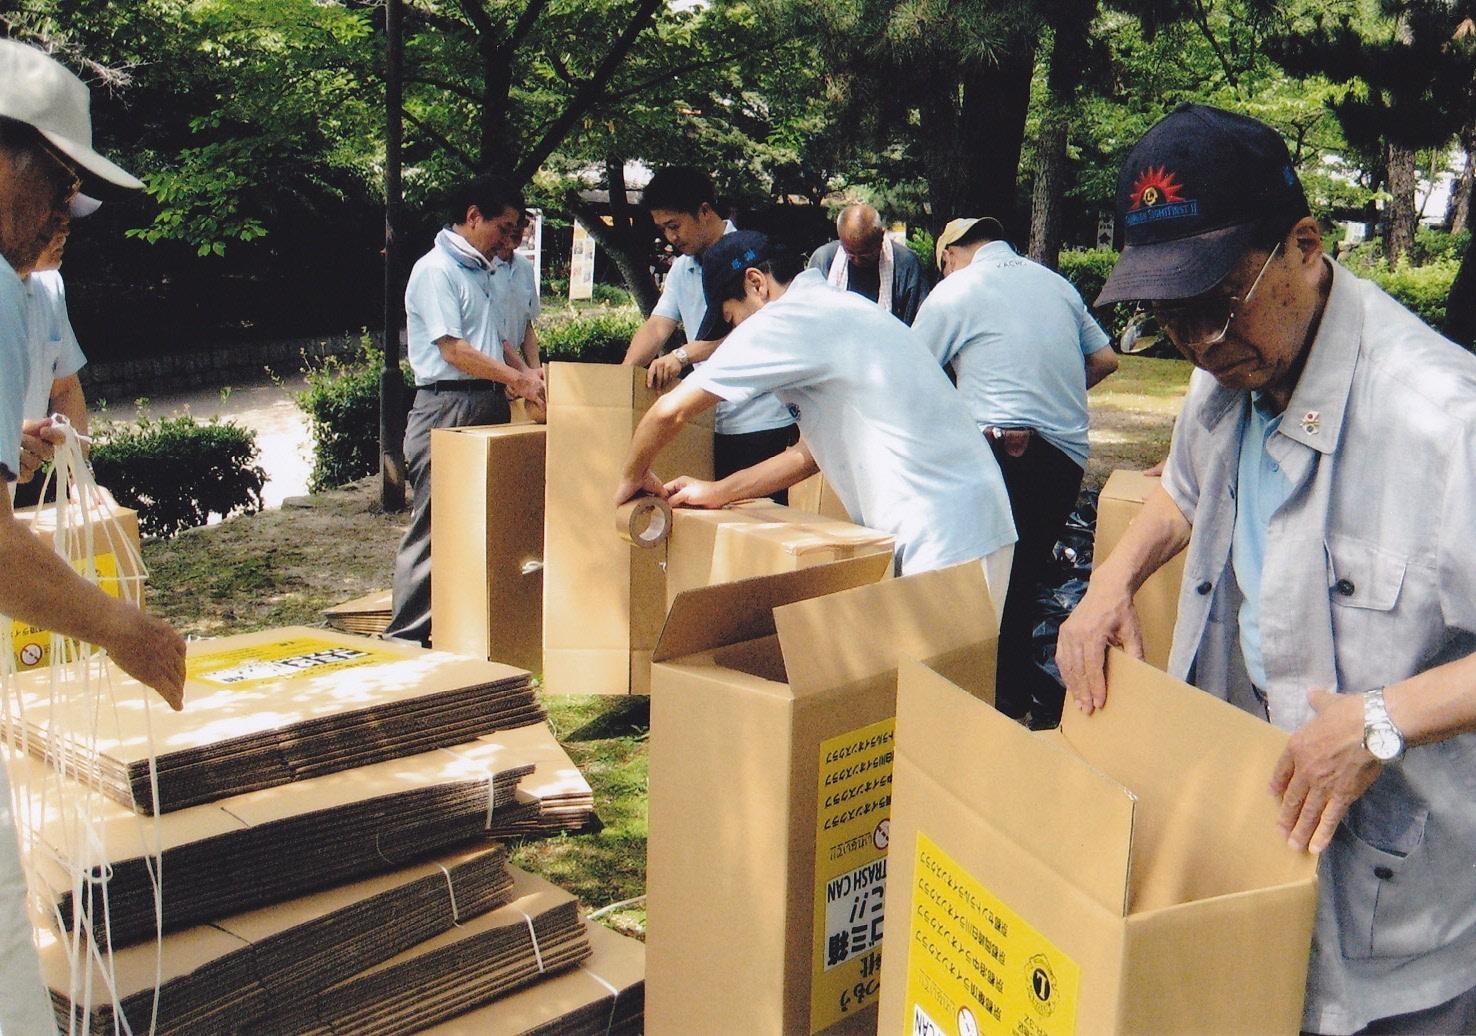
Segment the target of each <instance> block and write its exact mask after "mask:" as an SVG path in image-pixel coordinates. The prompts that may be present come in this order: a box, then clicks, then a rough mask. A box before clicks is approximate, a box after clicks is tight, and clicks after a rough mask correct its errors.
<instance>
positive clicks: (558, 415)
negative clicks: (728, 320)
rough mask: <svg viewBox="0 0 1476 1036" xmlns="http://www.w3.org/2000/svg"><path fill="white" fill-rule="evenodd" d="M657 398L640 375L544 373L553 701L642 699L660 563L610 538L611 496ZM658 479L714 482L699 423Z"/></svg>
mask: <svg viewBox="0 0 1476 1036" xmlns="http://www.w3.org/2000/svg"><path fill="white" fill-rule="evenodd" d="M658 395H659V393H657V392H654V391H652V390H651V389H648V388H647V387H646V371H645V369H644V368H641V367H624V366H615V365H613V364H601V363H551V364H549V365H548V404H549V405H548V426H547V427H548V470H549V471H551V472H553V473H554V476H553V477H552V478H549V479H548V480H547V489H546V495H545V506H546V511H545V526H544V573H543V580H544V587H545V593H544V600H543V688H544V691H545V692H546V693H553V694H632V693H634V694H646V693H648V692H649V690H650V662H651V649H652V648H654V647H655V646H656V637H657V635H658V634H659V633H660V632H661V622H662V620H663V619H664V618H665V617H666V573H665V571H664V570H663V568H662V564H663V562H664V561H665V560H666V553H665V551H662V550H646V549H643V548H640V547H634V546H632V545H631V544H629V543H627V542H626V541H625V540H623V539H621V538H620V536H619V535H618V534H617V533H616V532H615V508H614V503H613V497H614V493H615V486H616V484H617V483H618V482H619V481H620V472H621V467H622V465H623V463H624V461H625V454H626V452H627V451H628V450H629V448H630V441H631V437H632V435H633V434H634V433H635V427H636V425H637V424H638V423H639V422H640V419H641V417H642V416H643V415H644V414H645V412H646V411H647V410H648V409H649V408H650V406H651V404H652V403H654V402H655V401H656V399H657V397H658ZM657 471H658V473H659V474H660V475H661V476H662V477H663V478H675V477H676V476H677V475H695V476H697V477H698V478H711V477H712V423H711V419H710V415H709V416H705V417H703V418H701V419H698V420H695V421H691V422H688V424H687V426H686V427H685V428H683V429H682V431H681V433H680V434H679V435H678V436H677V438H676V439H675V440H674V441H673V442H672V443H671V445H669V446H668V447H667V448H666V449H665V450H663V451H662V453H661V456H660V458H659V459H658V463H657Z"/></svg>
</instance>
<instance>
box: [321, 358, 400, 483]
mask: <svg viewBox="0 0 1476 1036" xmlns="http://www.w3.org/2000/svg"><path fill="white" fill-rule="evenodd" d="M383 370H384V353H383V351H382V350H381V349H380V348H379V346H378V345H376V344H375V342H374V340H373V339H372V338H370V337H369V335H368V334H365V335H364V337H363V338H362V339H361V340H360V343H359V352H358V354H357V355H355V356H352V357H350V358H348V359H346V360H345V359H342V358H340V357H337V356H329V357H327V358H326V359H325V360H324V361H323V362H322V363H321V364H319V365H317V366H315V367H311V368H309V370H308V371H307V375H306V377H307V383H308V387H307V388H306V389H304V390H303V391H302V392H299V393H298V394H297V395H296V396H295V397H294V401H295V402H296V403H297V406H298V409H300V410H301V411H302V412H303V413H304V414H306V415H307V419H308V432H309V435H310V436H311V437H312V442H313V469H312V471H311V472H309V473H308V489H309V490H310V491H311V492H314V493H320V492H322V491H323V490H325V489H332V488H333V487H334V486H341V485H343V484H344V483H346V482H352V481H354V480H355V479H360V478H363V477H364V476H365V475H371V474H373V473H374V472H376V471H378V470H379V378H380V374H381V372H382V371H383ZM400 374H401V375H402V376H403V377H404V379H405V395H404V401H405V409H406V412H407V413H408V412H409V404H410V402H411V399H412V397H413V396H414V394H415V375H414V373H413V372H412V371H411V369H410V364H408V363H405V362H403V361H402V362H401V363H400Z"/></svg>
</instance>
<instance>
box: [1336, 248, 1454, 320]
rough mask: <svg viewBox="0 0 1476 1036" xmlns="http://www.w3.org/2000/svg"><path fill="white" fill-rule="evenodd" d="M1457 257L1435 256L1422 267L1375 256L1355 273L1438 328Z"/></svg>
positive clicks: (1442, 317) (1448, 293) (1443, 318)
mask: <svg viewBox="0 0 1476 1036" xmlns="http://www.w3.org/2000/svg"><path fill="white" fill-rule="evenodd" d="M1460 265H1461V264H1460V259H1459V258H1454V259H1437V260H1435V261H1434V262H1431V263H1427V264H1425V265H1424V266H1412V265H1410V264H1409V263H1408V262H1405V261H1401V262H1399V264H1398V265H1396V266H1392V267H1391V266H1390V265H1389V264H1388V263H1387V262H1386V261H1385V260H1383V259H1377V260H1375V261H1373V262H1371V263H1368V264H1366V265H1363V266H1361V267H1358V273H1359V274H1361V275H1362V276H1364V277H1367V278H1368V279H1369V280H1371V281H1373V282H1374V283H1376V284H1377V285H1378V286H1379V287H1381V288H1383V289H1384V290H1385V291H1387V292H1388V293H1389V294H1390V295H1393V296H1394V297H1395V298H1396V299H1398V300H1399V301H1400V303H1402V304H1403V305H1404V306H1405V307H1406V308H1408V309H1409V310H1411V311H1412V312H1414V313H1415V314H1416V315H1417V316H1418V317H1419V318H1420V319H1421V320H1423V321H1424V322H1425V323H1427V324H1429V325H1430V326H1431V327H1433V328H1435V329H1436V330H1437V331H1439V330H1440V329H1441V328H1443V327H1444V326H1445V302H1446V299H1447V298H1449V296H1450V285H1451V282H1453V281H1454V280H1455V275H1456V271H1457V270H1458V269H1460Z"/></svg>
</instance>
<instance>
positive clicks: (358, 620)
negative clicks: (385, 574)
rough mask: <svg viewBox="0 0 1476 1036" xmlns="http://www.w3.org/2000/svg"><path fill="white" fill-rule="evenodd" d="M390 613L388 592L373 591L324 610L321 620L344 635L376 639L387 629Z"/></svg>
mask: <svg viewBox="0 0 1476 1036" xmlns="http://www.w3.org/2000/svg"><path fill="white" fill-rule="evenodd" d="M391 611H392V604H391V600H390V591H388V590H375V591H374V592H373V593H372V594H365V595H364V596H363V597H355V598H354V599H353V600H352V601H344V602H343V603H342V604H335V605H334V606H333V607H331V608H324V609H323V620H324V621H325V622H327V623H328V625H330V626H332V627H333V628H334V629H336V630H342V631H343V632H344V633H359V634H362V635H363V636H366V637H377V636H379V635H380V634H381V633H383V632H384V631H385V630H386V629H388V628H389V623H390V612H391Z"/></svg>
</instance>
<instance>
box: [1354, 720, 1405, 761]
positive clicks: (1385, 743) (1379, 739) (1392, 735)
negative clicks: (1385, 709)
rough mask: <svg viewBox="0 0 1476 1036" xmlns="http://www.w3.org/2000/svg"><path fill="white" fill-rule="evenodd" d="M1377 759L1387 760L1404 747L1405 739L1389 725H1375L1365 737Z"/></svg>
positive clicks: (1365, 742) (1365, 741)
mask: <svg viewBox="0 0 1476 1036" xmlns="http://www.w3.org/2000/svg"><path fill="white" fill-rule="evenodd" d="M1363 743H1364V745H1366V746H1367V747H1368V750H1369V752H1370V753H1371V754H1372V755H1373V757H1374V758H1375V759H1378V760H1380V761H1383V762H1387V761H1388V760H1390V759H1393V758H1394V757H1395V756H1397V755H1398V754H1399V752H1400V750H1401V749H1402V748H1403V747H1404V739H1403V738H1402V737H1400V736H1399V735H1398V734H1397V733H1396V732H1395V731H1392V730H1390V729H1389V728H1388V727H1382V726H1380V727H1373V728H1372V729H1370V730H1369V732H1368V734H1367V735H1366V736H1365V737H1364V739H1363Z"/></svg>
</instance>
